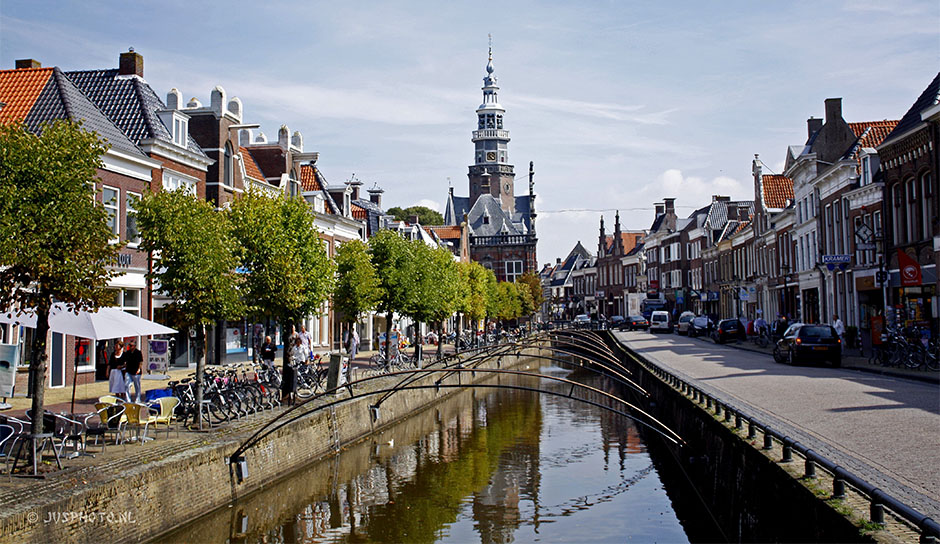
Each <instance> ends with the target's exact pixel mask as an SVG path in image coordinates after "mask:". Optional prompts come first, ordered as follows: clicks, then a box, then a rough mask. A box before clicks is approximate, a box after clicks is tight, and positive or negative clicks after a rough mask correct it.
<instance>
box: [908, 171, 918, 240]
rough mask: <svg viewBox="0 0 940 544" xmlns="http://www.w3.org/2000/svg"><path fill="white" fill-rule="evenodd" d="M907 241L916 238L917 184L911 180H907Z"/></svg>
mask: <svg viewBox="0 0 940 544" xmlns="http://www.w3.org/2000/svg"><path fill="white" fill-rule="evenodd" d="M905 211H906V212H907V222H906V224H907V239H908V241H910V242H913V241H914V240H916V239H917V238H916V236H917V230H918V229H917V183H916V182H915V181H914V180H913V179H909V180H907V209H906V210H905Z"/></svg>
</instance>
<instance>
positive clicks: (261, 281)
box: [228, 190, 334, 364]
mask: <svg viewBox="0 0 940 544" xmlns="http://www.w3.org/2000/svg"><path fill="white" fill-rule="evenodd" d="M228 215H229V220H230V222H231V224H232V225H233V235H234V238H235V240H236V241H237V257H238V260H239V264H240V265H241V267H242V269H243V271H244V272H245V277H246V280H245V287H244V290H243V291H244V296H245V300H246V302H247V307H248V312H249V315H251V316H253V317H272V318H274V319H275V320H277V321H278V323H279V324H280V325H281V326H282V329H283V331H284V334H285V340H286V335H287V332H289V326H290V325H296V324H297V323H298V322H299V321H300V320H301V319H302V318H303V317H304V316H306V315H311V314H313V313H317V312H318V311H319V309H320V307H321V306H322V305H323V303H324V302H326V300H327V298H328V297H329V294H330V292H331V291H332V286H333V281H334V268H333V263H332V262H331V261H330V259H329V257H328V256H327V254H326V249H325V248H324V247H323V241H322V240H321V239H320V234H319V232H318V231H317V229H316V227H315V226H314V223H313V212H312V211H311V210H310V206H309V205H308V204H307V202H306V201H305V200H304V199H303V198H301V197H287V196H283V195H278V196H275V197H272V196H269V195H266V194H264V193H261V192H260V191H256V190H250V191H248V192H247V193H245V194H243V195H242V197H241V198H239V199H237V200H236V201H235V202H234V203H233V204H232V207H231V208H230V209H229V211H228ZM285 346H286V342H285ZM288 351H289V350H288V349H287V348H286V347H285V349H284V363H285V364H287V362H288V360H289V357H288Z"/></svg>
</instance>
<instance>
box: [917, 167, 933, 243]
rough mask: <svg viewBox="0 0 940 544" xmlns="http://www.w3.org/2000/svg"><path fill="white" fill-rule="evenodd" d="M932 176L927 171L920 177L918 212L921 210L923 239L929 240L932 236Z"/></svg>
mask: <svg viewBox="0 0 940 544" xmlns="http://www.w3.org/2000/svg"><path fill="white" fill-rule="evenodd" d="M932 183H933V178H931V176H930V172H927V173H926V174H924V175H923V176H921V177H920V212H921V218H922V219H921V225H923V233H922V234H923V239H924V240H929V239H931V238H932V237H933V222H934V215H933V206H934V204H933V202H934V201H933V198H934V194H933V187H932V186H931V184H932Z"/></svg>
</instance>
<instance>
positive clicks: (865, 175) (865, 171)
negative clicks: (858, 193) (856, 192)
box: [861, 155, 871, 187]
mask: <svg viewBox="0 0 940 544" xmlns="http://www.w3.org/2000/svg"><path fill="white" fill-rule="evenodd" d="M869 183H871V157H869V156H867V155H866V156H864V157H862V183H861V185H862V186H863V187H864V186H865V185H868V184H869Z"/></svg>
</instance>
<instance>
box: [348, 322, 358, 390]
mask: <svg viewBox="0 0 940 544" xmlns="http://www.w3.org/2000/svg"><path fill="white" fill-rule="evenodd" d="M346 353H348V354H349V364H348V365H346V381H347V382H351V381H352V365H353V359H355V358H356V354H357V353H359V331H357V330H356V324H355V323H353V325H352V327H351V329H350V331H349V340H348V341H347V343H346Z"/></svg>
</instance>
